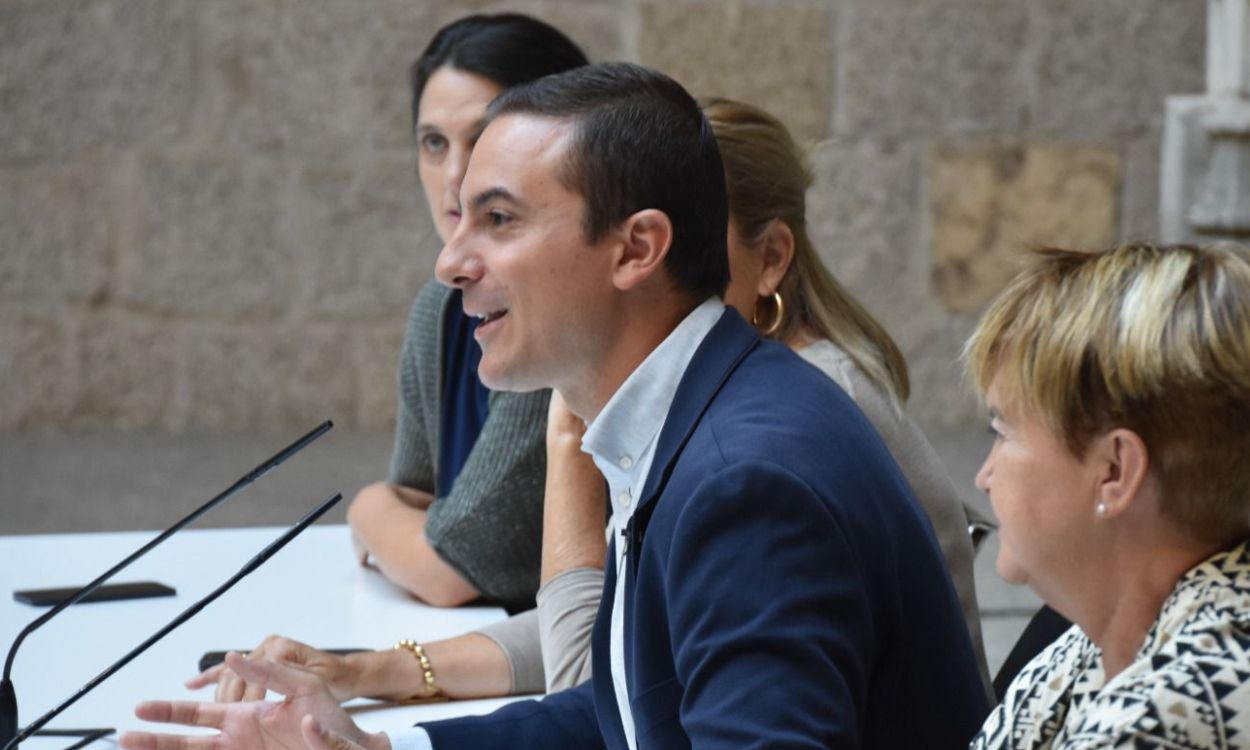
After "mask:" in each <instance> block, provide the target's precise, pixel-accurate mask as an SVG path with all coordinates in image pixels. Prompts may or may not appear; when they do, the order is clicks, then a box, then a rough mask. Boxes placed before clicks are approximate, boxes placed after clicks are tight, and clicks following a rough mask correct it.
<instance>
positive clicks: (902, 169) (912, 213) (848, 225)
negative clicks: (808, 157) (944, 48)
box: [807, 139, 929, 332]
mask: <svg viewBox="0 0 1250 750" xmlns="http://www.w3.org/2000/svg"><path fill="white" fill-rule="evenodd" d="M812 166H813V172H814V176H815V178H816V180H815V183H814V185H813V187H812V190H810V191H809V193H808V196H807V216H808V222H809V232H810V234H811V238H812V242H813V243H814V244H815V246H816V248H817V250H818V252H819V253H820V255H821V258H822V259H823V260H824V262H825V265H826V266H828V268H829V270H830V271H832V272H833V275H834V276H835V277H837V279H838V280H839V281H840V282H841V283H842V285H843V286H844V287H845V288H846V289H847V291H849V292H850V293H851V294H852V296H854V297H855V298H856V299H858V300H859V301H860V302H861V303H862V304H863V305H864V306H865V307H866V308H867V309H868V310H869V311H870V312H871V313H872V314H873V315H874V316H875V317H877V318H878V320H880V322H881V323H882V324H883V325H885V326H886V328H887V329H888V330H890V331H891V332H893V331H895V330H896V329H897V328H899V327H900V326H903V325H908V324H910V323H911V321H912V319H913V316H912V315H911V314H910V312H911V307H912V304H913V303H914V302H916V301H918V298H919V297H927V296H928V295H929V288H928V277H927V275H926V271H925V267H926V264H925V263H924V261H923V260H922V258H921V257H919V256H920V252H919V243H918V234H919V233H918V231H917V228H916V226H915V225H916V223H917V221H918V216H919V214H920V189H919V183H920V175H921V158H920V151H919V148H918V147H917V146H916V145H914V144H912V143H910V142H906V141H889V140H886V141H879V140H873V139H854V140H851V139H848V140H840V141H835V142H832V143H828V144H825V145H823V146H821V147H820V148H818V149H816V150H815V152H814V153H813V159H812Z"/></svg>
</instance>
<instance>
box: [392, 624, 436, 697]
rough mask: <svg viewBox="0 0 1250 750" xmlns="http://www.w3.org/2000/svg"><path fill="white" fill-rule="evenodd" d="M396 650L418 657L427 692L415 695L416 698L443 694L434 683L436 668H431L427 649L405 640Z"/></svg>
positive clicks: (397, 644) (396, 646)
mask: <svg viewBox="0 0 1250 750" xmlns="http://www.w3.org/2000/svg"><path fill="white" fill-rule="evenodd" d="M395 650H396V651H410V652H412V655H413V656H415V657H417V663H419V664H420V665H421V674H422V676H423V678H424V679H425V691H424V692H422V693H418V694H417V695H414V696H413V697H414V698H435V697H438V696H439V695H441V694H442V691H441V690H439V689H438V685H437V684H435V682H434V667H432V666H430V658H429V657H428V656H426V655H425V649H423V648H421V644H420V643H417V642H416V641H413V640H409V639H408V638H405V639H403V640H401V641H400V642H399V643H396V644H395Z"/></svg>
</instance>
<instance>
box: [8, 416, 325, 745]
mask: <svg viewBox="0 0 1250 750" xmlns="http://www.w3.org/2000/svg"><path fill="white" fill-rule="evenodd" d="M333 426H334V423H333V422H332V421H330V420H328V419H327V420H326V421H324V422H322V423H321V424H319V425H317V426H316V427H315V428H313V429H312V430H310V431H309V432H308V433H306V434H305V435H303V436H302V437H300V438H299V439H298V440H296V441H295V442H293V443H291V444H290V445H288V446H287V447H285V448H283V449H282V450H280V451H278V452H277V453H276V454H274V455H273V456H272V457H271V458H269V459H268V460H266V461H264V462H263V463H261V464H260V465H259V466H257V467H256V468H254V469H252V470H251V471H249V472H248V473H247V474H244V475H243V476H242V477H240V478H239V479H238V481H236V482H235V483H234V484H232V485H230V486H229V487H228V488H226V489H225V490H224V491H223V492H221V493H220V494H218V495H217V496H216V497H214V498H213V499H211V500H209V501H208V502H206V503H204V504H203V505H201V506H200V507H198V508H196V509H195V510H193V511H191V512H190V513H188V514H187V515H186V516H184V517H183V518H182V520H180V521H178V522H177V523H175V524H174V525H173V526H170V527H169V528H168V529H166V530H165V531H163V532H161V534H160V535H159V536H157V537H155V538H154V539H152V540H151V541H149V542H148V543H147V544H145V545H143V546H142V547H140V548H139V549H137V550H135V551H134V552H133V553H131V554H130V555H129V556H128V557H127V558H126V559H124V560H122V561H121V562H119V563H117V564H116V565H114V566H113V567H111V568H109V569H108V570H106V571H105V572H104V573H102V574H101V575H100V576H99V577H98V578H96V579H95V580H94V581H92V582H91V583H88V584H87V585H86V586H83V587H82V588H81V589H79V590H78V591H77V592H76V593H74V595H73V596H71V597H69V598H68V599H66V600H65V601H63V602H61V603H59V604H57V605H56V606H55V607H53V608H52V609H50V610H48V611H47V612H45V613H44V614H42V615H40V616H39V617H37V618H35V619H34V620H33V621H32V622H31V623H30V624H29V625H27V626H26V627H25V628H23V629H22V632H20V633H18V635H17V638H15V639H14V640H13V645H12V646H11V647H10V648H9V654H8V656H7V657H6V658H5V660H4V676H3V679H2V680H0V743H4V744H3V747H5V748H8V747H9V746H10V745H12V744H13V743H12V740H13V738H14V737H15V736H16V735H17V730H18V724H17V691H16V689H15V687H14V685H13V681H12V679H11V678H12V674H13V659H14V657H15V656H16V655H17V649H18V647H19V646H21V645H22V641H24V640H26V636H28V635H30V634H31V633H32V632H34V631H35V630H38V629H39V628H40V627H42V626H43V624H44V623H46V622H47V621H48V620H51V619H52V618H53V617H56V616H57V615H58V614H60V613H61V612H62V611H64V610H65V608H66V607H69V606H71V605H73V604H77V603H78V602H80V601H82V600H83V599H84V598H86V597H87V596H89V595H90V594H91V593H92V592H93V591H95V590H96V589H98V588H100V586H102V585H103V584H104V583H105V582H106V581H108V580H109V579H110V578H112V577H113V576H114V575H116V574H117V573H118V572H120V571H121V570H122V569H124V568H125V567H126V566H128V565H130V564H131V563H133V562H134V561H135V560H138V559H139V558H140V557H143V556H144V555H146V554H147V553H148V552H150V551H152V549H153V548H154V547H156V546H157V545H159V544H161V543H162V542H164V541H165V540H166V539H168V538H169V537H171V536H173V535H174V534H176V533H177V532H179V531H181V530H182V529H184V528H186V527H187V526H188V525H190V524H191V523H194V522H195V521H196V520H197V519H199V517H200V516H202V515H204V514H205V513H207V512H208V511H210V510H212V509H213V508H216V507H217V506H218V505H220V504H221V503H223V502H224V501H225V500H226V499H227V498H229V497H230V496H232V495H234V494H235V493H236V492H238V491H239V490H241V489H243V488H244V487H246V486H247V485H249V484H251V483H252V482H254V481H256V480H257V479H259V478H261V477H262V476H264V475H265V474H267V473H268V472H269V470H270V469H273V468H274V467H276V466H277V465H278V464H281V463H282V462H283V461H285V460H287V459H288V458H290V457H291V456H293V455H295V454H296V453H298V452H300V451H301V450H303V449H304V448H305V447H307V446H308V444H309V443H311V442H312V441H314V440H316V439H317V438H319V437H321V436H322V435H324V434H325V433H327V432H329V430H330V428H331V427H333ZM80 734H82V733H81V732H80ZM14 746H15V745H14Z"/></svg>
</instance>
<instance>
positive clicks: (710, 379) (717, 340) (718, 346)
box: [630, 308, 760, 547]
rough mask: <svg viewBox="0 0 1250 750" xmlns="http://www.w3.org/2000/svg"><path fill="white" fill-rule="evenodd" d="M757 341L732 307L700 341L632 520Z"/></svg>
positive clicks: (665, 477)
mask: <svg viewBox="0 0 1250 750" xmlns="http://www.w3.org/2000/svg"><path fill="white" fill-rule="evenodd" d="M759 340H760V337H759V334H758V333H756V331H755V329H754V328H752V327H751V326H750V325H748V324H747V322H746V321H745V320H743V319H742V316H741V315H739V314H738V313H737V311H736V310H734V309H732V308H727V309H726V310H725V312H724V314H722V315H721V318H720V320H718V321H716V325H714V326H712V330H711V331H709V332H708V334H707V336H706V337H704V339H703V343H702V344H700V345H699V348H698V350H697V351H695V353H694V358H693V359H691V360H690V366H689V367H687V368H686V372H685V374H684V375H682V378H681V383H680V384H678V386H677V393H676V395H675V396H674V397H673V405H672V407H670V408H669V410H668V416H667V417H666V418H665V420H664V428H663V430H661V432H660V439H659V442H658V443H657V444H656V449H655V458H654V460H653V461H652V463H651V473H650V474H649V475H648V476H647V482H646V484H645V485H643V490H642V501H641V502H640V503H638V507H637V510H635V512H634V518H635V519H637V518H638V517H639V515H640V514H641V513H642V512H643V511H644V510H646V509H647V507H648V506H650V505H651V504H652V503H654V502H655V499H656V498H657V497H658V496H659V495H660V493H661V492H663V491H664V486H665V485H666V484H667V483H668V478H669V476H670V475H671V474H672V472H673V466H674V465H675V464H676V463H677V458H678V456H680V455H681V452H682V449H683V448H685V446H686V442H687V441H689V440H690V436H691V435H692V434H693V433H694V428H695V427H696V426H697V425H698V424H699V420H700V419H701V418H702V417H703V413H704V412H705V411H707V407H708V405H709V404H711V403H712V399H713V398H715V397H716V394H717V393H718V392H719V391H720V389H721V387H722V386H723V385H724V384H725V380H726V379H728V377H729V375H730V374H731V373H732V372H733V371H734V369H735V368H737V366H738V363H739V362H741V361H742V358H743V357H745V356H746V355H747V353H748V352H750V351H751V349H753V348H754V347H755V345H756V344H758V343H759ZM630 541H631V545H630V546H631V547H633V546H635V545H634V543H633V542H634V540H633V539H631V540H630ZM639 541H640V540H639Z"/></svg>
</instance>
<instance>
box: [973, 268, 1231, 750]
mask: <svg viewBox="0 0 1250 750" xmlns="http://www.w3.org/2000/svg"><path fill="white" fill-rule="evenodd" d="M1035 260H1036V262H1035V263H1034V264H1033V267H1032V268H1030V269H1028V270H1027V271H1025V272H1024V273H1023V274H1022V275H1021V276H1020V277H1018V278H1017V279H1016V280H1015V281H1014V282H1013V283H1012V284H1011V285H1010V286H1009V287H1008V289H1007V290H1006V291H1005V292H1004V293H1003V294H1002V295H1001V296H1000V297H999V298H998V300H997V301H996V302H995V303H994V304H993V306H992V307H991V308H990V310H989V311H988V312H987V313H986V315H985V317H984V318H983V319H982V320H981V322H980V325H979V326H978V327H977V330H976V332H975V333H974V334H973V336H972V339H971V340H970V341H969V343H968V348H967V352H968V353H967V360H968V369H969V372H970V373H971V374H972V376H973V377H974V378H975V381H976V383H977V385H978V387H979V388H980V390H981V391H982V393H983V394H984V395H985V398H986V402H987V403H988V405H989V408H990V425H991V428H992V430H993V431H994V433H995V442H994V446H993V448H992V449H991V451H990V454H989V457H988V458H987V459H986V461H985V465H984V466H983V467H982V468H981V471H980V472H979V473H978V475H977V484H978V486H980V487H981V489H983V490H984V491H985V492H986V493H988V494H989V497H990V502H991V503H992V505H993V507H994V511H995V513H996V514H997V515H998V518H999V522H1000V523H1001V526H1000V528H999V535H1000V537H1001V539H1002V546H1001V552H1000V554H999V557H998V561H997V562H998V570H999V573H1000V574H1001V575H1002V576H1003V577H1004V578H1006V579H1007V580H1008V581H1011V582H1015V583H1027V584H1028V585H1029V586H1030V587H1031V588H1032V589H1033V590H1035V591H1036V592H1037V593H1038V594H1039V595H1040V596H1041V597H1042V599H1044V600H1045V601H1046V603H1047V604H1049V605H1050V606H1051V607H1053V608H1054V609H1055V610H1057V611H1058V612H1059V613H1060V614H1062V615H1063V616H1065V617H1067V618H1068V619H1070V620H1071V621H1072V622H1073V623H1075V625H1074V627H1072V628H1071V629H1070V630H1069V631H1068V632H1067V633H1066V634H1064V635H1063V636H1061V637H1060V638H1059V639H1058V640H1057V641H1056V642H1055V643H1053V644H1052V645H1051V646H1049V647H1048V648H1047V649H1046V650H1044V651H1043V652H1042V653H1041V654H1039V655H1038V656H1037V657H1036V658H1034V659H1033V661H1032V662H1030V663H1029V664H1028V665H1027V666H1026V667H1025V668H1024V669H1023V670H1022V671H1021V673H1020V674H1019V675H1018V676H1017V677H1016V679H1015V681H1014V682H1012V684H1011V686H1010V687H1009V688H1008V690H1007V694H1006V696H1005V698H1004V701H1003V704H1002V705H1001V706H999V707H998V709H996V710H995V711H994V713H992V714H991V716H990V718H989V720H988V721H987V722H986V723H985V726H984V728H983V729H982V732H981V734H980V735H978V736H977V737H976V739H975V740H974V741H973V743H972V747H973V748H977V749H978V750H980V749H981V748H987V749H988V748H995V749H997V748H1030V749H1032V748H1054V749H1055V750H1059V749H1060V748H1063V749H1071V750H1075V748H1092V747H1099V748H1113V747H1114V748H1120V747H1125V748H1128V747H1167V748H1217V749H1218V748H1247V747H1250V551H1248V550H1247V539H1248V538H1250V461H1247V456H1250V254H1248V253H1247V251H1246V250H1245V249H1244V248H1238V247H1231V246H1229V247H1222V248H1210V249H1199V248H1194V247H1185V246H1164V247H1154V246H1150V245H1126V246H1123V247H1119V248H1115V249H1113V250H1109V251H1107V252H1103V253H1096V254H1086V253H1077V252H1070V251H1066V250H1043V251H1041V252H1039V253H1038V255H1037V257H1036V259H1035Z"/></svg>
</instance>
